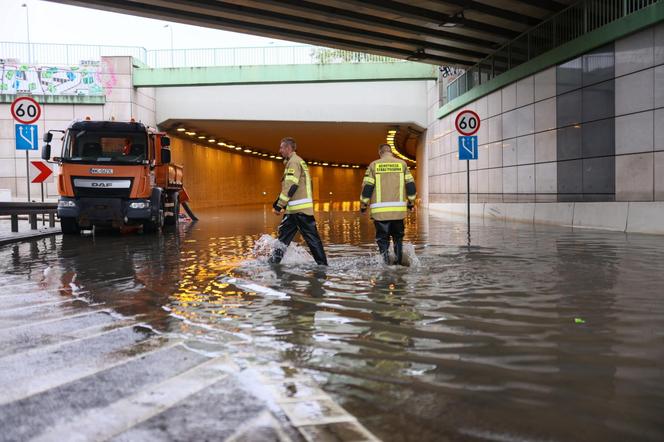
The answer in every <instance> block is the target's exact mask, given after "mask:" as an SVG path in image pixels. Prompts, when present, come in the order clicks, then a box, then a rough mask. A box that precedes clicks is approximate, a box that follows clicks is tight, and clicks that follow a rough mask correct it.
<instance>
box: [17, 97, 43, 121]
mask: <svg viewBox="0 0 664 442" xmlns="http://www.w3.org/2000/svg"><path fill="white" fill-rule="evenodd" d="M10 110H11V113H12V117H14V120H16V121H18V122H19V123H21V124H32V123H34V122H35V121H37V120H39V117H40V116H41V106H39V103H37V102H36V101H35V100H34V98H30V97H18V98H17V99H15V100H14V101H12V105H11V107H10Z"/></svg>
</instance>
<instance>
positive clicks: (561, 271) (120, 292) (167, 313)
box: [0, 203, 664, 441]
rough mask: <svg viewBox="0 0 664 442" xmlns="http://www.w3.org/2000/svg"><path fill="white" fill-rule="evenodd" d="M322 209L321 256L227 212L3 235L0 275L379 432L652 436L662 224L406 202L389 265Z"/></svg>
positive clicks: (656, 434) (343, 207) (242, 211)
mask: <svg viewBox="0 0 664 442" xmlns="http://www.w3.org/2000/svg"><path fill="white" fill-rule="evenodd" d="M321 208H324V209H326V210H325V211H321V212H318V213H317V220H318V225H319V230H320V232H321V236H322V238H323V240H324V243H325V244H326V246H327V250H326V251H327V254H328V259H329V261H330V266H329V267H328V268H319V267H317V266H316V265H315V264H314V263H313V260H312V259H311V258H310V257H309V256H308V254H307V252H306V251H305V250H306V248H302V247H300V246H295V247H293V246H292V247H291V249H289V251H288V253H287V255H286V259H285V260H284V263H283V264H282V265H279V266H270V265H269V264H267V263H266V258H267V255H268V254H269V250H270V247H271V245H272V242H273V240H271V239H269V238H267V237H265V236H264V235H265V234H266V233H267V234H270V233H272V234H273V233H274V231H275V228H276V226H277V224H278V222H279V218H277V217H276V216H274V215H273V214H272V213H271V212H270V211H269V208H268V207H254V208H228V209H224V210H207V211H201V212H200V213H199V215H200V218H201V221H200V222H198V223H196V224H192V225H189V224H184V223H182V224H181V225H180V226H179V230H178V231H177V232H172V231H171V232H166V233H164V234H162V235H159V236H157V237H155V236H149V235H139V234H123V235H121V234H97V235H95V236H94V237H92V236H82V237H57V238H47V239H40V240H35V241H33V242H28V243H22V244H20V245H15V246H4V247H2V248H0V262H1V263H2V269H3V270H2V274H1V275H0V282H1V281H3V280H4V281H5V283H9V282H15V281H17V280H25V279H29V280H32V281H40V284H41V285H42V286H43V287H46V288H49V287H59V288H60V292H61V295H62V296H65V297H66V296H72V294H77V293H78V294H83V296H85V297H86V298H88V299H90V300H91V302H93V303H95V304H96V303H98V304H101V305H105V306H107V307H110V308H112V309H114V310H115V311H116V312H117V313H119V314H122V315H132V316H133V315H139V317H140V318H141V319H142V320H143V321H145V322H147V323H149V324H150V325H151V326H152V327H153V328H154V329H155V330H158V331H159V332H161V333H166V334H173V335H174V336H180V337H182V338H184V339H186V341H187V343H188V345H189V346H190V347H191V348H194V349H197V350H199V351H202V352H210V353H214V352H228V353H232V354H234V355H235V357H237V358H238V360H243V359H244V360H246V361H250V362H252V363H262V362H274V361H276V362H278V363H279V364H282V365H283V366H284V367H294V369H296V370H300V371H302V372H305V373H307V374H309V375H311V376H313V377H314V378H315V379H317V380H318V381H319V382H320V383H321V385H322V387H323V389H324V390H326V391H327V392H328V393H330V394H331V395H332V396H333V397H334V398H335V399H336V400H337V401H338V402H339V403H340V404H341V405H342V406H343V407H344V408H346V409H347V410H348V411H349V412H351V413H352V414H354V415H355V416H357V417H358V419H359V420H360V421H361V422H362V423H363V424H364V425H365V426H366V427H367V428H368V429H369V430H371V431H372V432H374V434H376V435H377V436H378V437H379V438H381V439H383V440H388V441H391V440H394V441H402V440H408V441H428V440H431V441H434V440H435V441H440V440H496V441H504V440H556V441H568V440H602V441H607V440H616V441H623V440H664V237H658V236H647V235H625V234H622V233H615V232H602V231H593V230H572V229H567V228H559V227H543V226H532V225H522V224H504V223H495V224H473V225H472V228H471V243H470V245H469V244H468V238H467V235H466V226H465V224H464V220H463V219H459V220H442V219H440V218H437V217H434V216H430V215H428V214H427V213H426V212H420V213H418V214H415V215H411V216H410V218H409V220H408V223H407V236H406V241H407V242H408V243H409V246H408V247H407V254H408V258H409V261H410V263H411V266H410V267H390V266H385V265H383V264H382V263H381V262H380V260H379V259H378V258H377V256H376V248H375V245H374V243H373V226H372V225H371V223H370V222H369V220H367V219H366V218H365V217H360V216H359V215H358V213H357V212H356V211H355V210H354V209H357V208H356V207H354V206H353V204H351V203H343V204H341V203H339V204H332V205H328V206H325V207H321ZM298 240H299V239H298ZM229 337H232V339H229ZM249 342H250V344H247V343H249Z"/></svg>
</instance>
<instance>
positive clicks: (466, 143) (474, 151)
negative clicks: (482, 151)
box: [459, 135, 479, 160]
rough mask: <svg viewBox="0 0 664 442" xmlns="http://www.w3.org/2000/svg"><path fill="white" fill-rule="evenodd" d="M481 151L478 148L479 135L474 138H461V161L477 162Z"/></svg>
mask: <svg viewBox="0 0 664 442" xmlns="http://www.w3.org/2000/svg"><path fill="white" fill-rule="evenodd" d="M478 153H479V149H478V148H477V135H474V136H472V137H459V159H460V160H476V159H477V157H478Z"/></svg>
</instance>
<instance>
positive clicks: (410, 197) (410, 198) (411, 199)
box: [408, 195, 417, 201]
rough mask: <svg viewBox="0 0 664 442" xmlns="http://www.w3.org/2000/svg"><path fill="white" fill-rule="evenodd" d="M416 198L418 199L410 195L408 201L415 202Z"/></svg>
mask: <svg viewBox="0 0 664 442" xmlns="http://www.w3.org/2000/svg"><path fill="white" fill-rule="evenodd" d="M415 198H417V196H416V195H408V200H409V201H415Z"/></svg>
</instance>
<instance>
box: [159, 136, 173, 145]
mask: <svg viewBox="0 0 664 442" xmlns="http://www.w3.org/2000/svg"><path fill="white" fill-rule="evenodd" d="M161 145H162V147H168V146H170V145H171V139H170V138H168V137H167V136H166V135H164V136H163V137H161Z"/></svg>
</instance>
